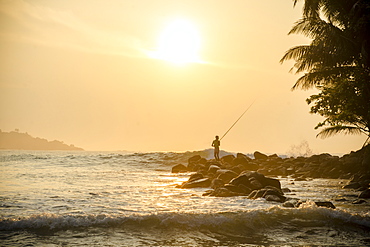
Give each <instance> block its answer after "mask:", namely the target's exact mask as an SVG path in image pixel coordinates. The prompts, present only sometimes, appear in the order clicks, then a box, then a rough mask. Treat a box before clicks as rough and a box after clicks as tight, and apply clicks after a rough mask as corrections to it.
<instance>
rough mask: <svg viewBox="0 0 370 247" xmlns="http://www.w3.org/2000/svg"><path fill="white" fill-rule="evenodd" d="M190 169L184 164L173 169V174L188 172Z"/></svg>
mask: <svg viewBox="0 0 370 247" xmlns="http://www.w3.org/2000/svg"><path fill="white" fill-rule="evenodd" d="M187 171H188V168H187V167H186V166H184V165H182V164H179V165H175V166H174V167H172V173H179V172H187Z"/></svg>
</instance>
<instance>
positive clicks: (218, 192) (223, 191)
mask: <svg viewBox="0 0 370 247" xmlns="http://www.w3.org/2000/svg"><path fill="white" fill-rule="evenodd" d="M209 195H210V196H216V197H231V196H242V195H244V194H241V193H237V192H233V191H231V190H228V189H227V188H225V187H221V188H218V189H215V190H214V191H213V192H212V193H210V194H209Z"/></svg>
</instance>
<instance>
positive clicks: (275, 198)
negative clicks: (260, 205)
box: [264, 195, 285, 202]
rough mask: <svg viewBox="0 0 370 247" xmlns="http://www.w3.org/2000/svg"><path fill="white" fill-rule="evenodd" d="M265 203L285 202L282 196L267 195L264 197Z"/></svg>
mask: <svg viewBox="0 0 370 247" xmlns="http://www.w3.org/2000/svg"><path fill="white" fill-rule="evenodd" d="M264 198H265V199H266V201H270V202H271V201H272V202H285V197H284V196H281V197H280V196H277V195H267V196H265V197H264Z"/></svg>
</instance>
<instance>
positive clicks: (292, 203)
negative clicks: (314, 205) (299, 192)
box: [283, 198, 300, 208]
mask: <svg viewBox="0 0 370 247" xmlns="http://www.w3.org/2000/svg"><path fill="white" fill-rule="evenodd" d="M299 205H300V202H299V199H294V198H289V199H286V201H285V202H284V203H283V207H287V208H297V207H298V206H299Z"/></svg>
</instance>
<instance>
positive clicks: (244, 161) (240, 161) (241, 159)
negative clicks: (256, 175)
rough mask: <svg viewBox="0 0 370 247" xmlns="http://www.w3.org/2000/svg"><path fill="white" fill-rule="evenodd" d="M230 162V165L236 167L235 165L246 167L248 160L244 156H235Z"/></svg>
mask: <svg viewBox="0 0 370 247" xmlns="http://www.w3.org/2000/svg"><path fill="white" fill-rule="evenodd" d="M232 162H233V163H232V164H233V165H234V166H237V165H243V166H246V165H248V163H249V160H248V159H247V158H246V157H244V156H237V157H236V158H235V159H234V160H233V161H232Z"/></svg>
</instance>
